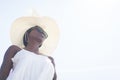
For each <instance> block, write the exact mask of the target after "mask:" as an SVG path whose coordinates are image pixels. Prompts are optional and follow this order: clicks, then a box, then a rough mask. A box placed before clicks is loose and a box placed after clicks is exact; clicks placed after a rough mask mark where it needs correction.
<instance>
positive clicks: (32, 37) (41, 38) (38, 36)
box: [29, 34, 44, 42]
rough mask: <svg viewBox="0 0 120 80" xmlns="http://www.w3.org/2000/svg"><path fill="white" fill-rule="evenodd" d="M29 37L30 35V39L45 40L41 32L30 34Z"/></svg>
mask: <svg viewBox="0 0 120 80" xmlns="http://www.w3.org/2000/svg"><path fill="white" fill-rule="evenodd" d="M29 37H30V39H32V40H35V41H37V42H43V41H44V38H43V37H42V36H41V35H39V34H36V35H30V36H29Z"/></svg>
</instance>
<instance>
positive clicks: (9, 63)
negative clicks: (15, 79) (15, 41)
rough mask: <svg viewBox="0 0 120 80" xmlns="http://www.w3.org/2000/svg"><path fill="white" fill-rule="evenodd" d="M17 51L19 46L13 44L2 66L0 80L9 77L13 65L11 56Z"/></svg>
mask: <svg viewBox="0 0 120 80" xmlns="http://www.w3.org/2000/svg"><path fill="white" fill-rule="evenodd" d="M16 52H17V46H14V45H12V46H10V47H9V48H8V49H7V51H6V53H5V55H4V59H3V63H2V65H1V68H0V80H6V78H7V77H8V75H9V73H10V70H11V68H12V66H13V63H12V60H11V58H12V57H14V55H15V53H16Z"/></svg>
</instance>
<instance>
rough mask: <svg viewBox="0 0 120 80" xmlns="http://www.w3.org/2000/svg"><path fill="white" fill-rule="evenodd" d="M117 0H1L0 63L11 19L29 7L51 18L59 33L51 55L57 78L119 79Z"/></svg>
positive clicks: (62, 79) (7, 41) (119, 8)
mask: <svg viewBox="0 0 120 80" xmlns="http://www.w3.org/2000/svg"><path fill="white" fill-rule="evenodd" d="M119 4H120V1H119V0H19V1H18V0H11V1H7V0H4V1H1V0H0V22H1V23H0V26H1V32H0V33H1V34H0V36H1V39H0V40H1V41H0V44H1V46H0V52H1V53H0V63H1V62H2V58H3V55H4V53H5V51H6V49H7V48H8V47H9V46H10V45H11V42H10V37H9V30H10V26H11V24H12V22H13V21H14V20H15V19H16V18H17V17H20V16H24V15H27V13H28V11H29V10H30V9H32V8H34V9H36V10H37V11H38V12H39V14H40V15H41V16H50V17H53V18H54V19H55V20H56V21H57V23H58V25H59V28H60V31H61V36H60V41H59V44H58V47H57V49H56V50H55V52H54V54H53V55H52V56H53V57H54V58H55V61H56V69H57V73H58V80H120V62H119V61H120V5H119Z"/></svg>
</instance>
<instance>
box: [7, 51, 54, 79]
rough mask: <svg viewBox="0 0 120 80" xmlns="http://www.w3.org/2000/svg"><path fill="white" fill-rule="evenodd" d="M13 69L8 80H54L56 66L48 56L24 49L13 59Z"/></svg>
mask: <svg viewBox="0 0 120 80" xmlns="http://www.w3.org/2000/svg"><path fill="white" fill-rule="evenodd" d="M12 61H13V69H12V70H11V72H10V74H9V76H8V78H7V80H52V79H53V76H54V66H53V64H52V62H51V60H50V59H49V58H48V57H47V56H43V55H37V54H35V53H33V52H31V51H28V50H25V49H22V50H20V51H19V52H17V53H16V55H15V56H14V57H13V58H12Z"/></svg>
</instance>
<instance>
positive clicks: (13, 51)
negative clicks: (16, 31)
mask: <svg viewBox="0 0 120 80" xmlns="http://www.w3.org/2000/svg"><path fill="white" fill-rule="evenodd" d="M20 50H21V48H19V47H18V46H16V45H11V46H10V47H9V48H8V49H7V51H6V53H5V56H8V57H13V56H14V55H15V54H16V53H17V52H18V51H20Z"/></svg>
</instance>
